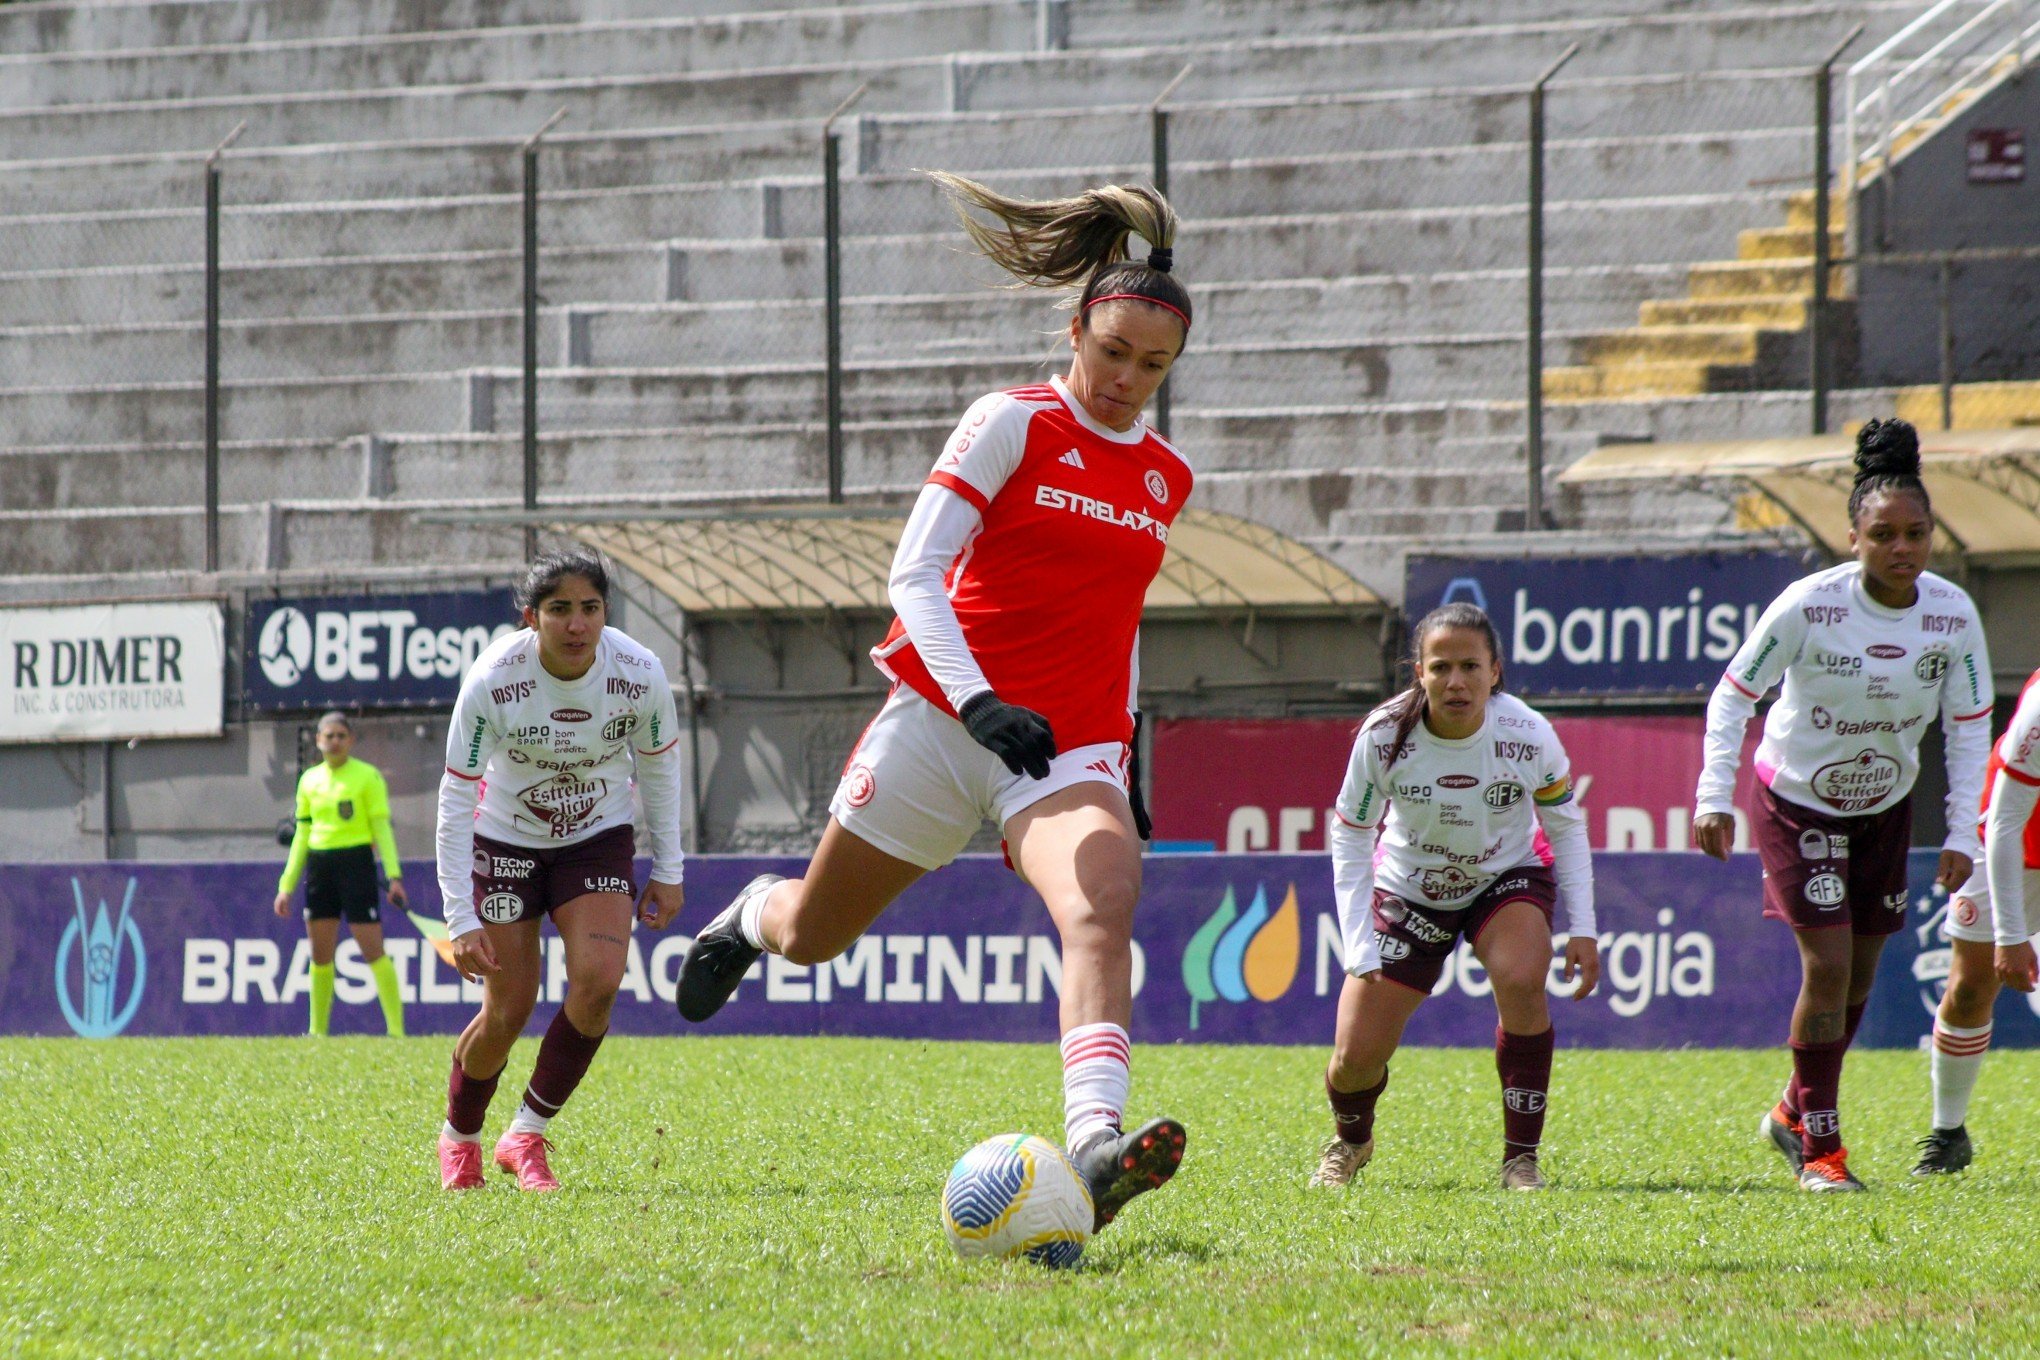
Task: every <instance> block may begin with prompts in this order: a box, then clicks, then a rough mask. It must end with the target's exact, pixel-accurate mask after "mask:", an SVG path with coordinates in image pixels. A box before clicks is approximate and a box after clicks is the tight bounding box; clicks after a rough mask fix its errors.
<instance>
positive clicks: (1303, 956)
mask: <svg viewBox="0 0 2040 1360" xmlns="http://www.w3.org/2000/svg"><path fill="white" fill-rule="evenodd" d="M1933 864H1934V857H1933V856H1932V855H1931V854H1929V853H1925V852H1921V853H1916V854H1915V855H1914V856H1913V871H1914V872H1913V880H1914V882H1913V889H1914V891H1913V901H1914V913H1913V917H1914V919H1913V921H1912V923H1911V924H1910V926H1909V927H1908V929H1907V930H1905V931H1903V932H1901V933H1900V934H1898V935H1897V936H1895V937H1893V939H1892V942H1891V945H1890V947H1889V948H1888V950H1887V951H1886V954H1885V961H1884V967H1883V972H1882V975H1881V976H1880V978H1879V980H1878V986H1877V990H1876V994H1875V996H1874V997H1873V1000H1872V1004H1871V1010H1870V1012H1869V1014H1868V1016H1867V1017H1866V1019H1865V1024H1864V1028H1863V1033H1862V1039H1861V1040H1860V1042H1863V1043H1866V1044H1874V1045H1878V1046H1885V1047H1914V1046H1916V1045H1918V1044H1919V1042H1920V1041H1921V1039H1922V1038H1923V1037H1924V1036H1925V1035H1926V1034H1927V1033H1928V1031H1929V1029H1930V1027H1931V1023H1932V1008H1933V1006H1934V1004H1935V1002H1936V1000H1937V999H1938V997H1939V993H1940V990H1941V987H1942V985H1943V983H1944V981H1945V978H1946V976H1947V946H1946V945H1945V944H1944V943H1942V942H1941V941H1940V939H1939V935H1938V926H1939V924H1940V918H1941V913H1942V911H1943V909H1944V908H1945V906H1946V898H1945V896H1944V895H1942V894H1940V893H1939V892H1938V890H1935V889H1933V887H1932V875H1933ZM801 867H802V866H801V864H800V863H799V862H797V861H791V860H784V859H755V858H720V857H701V858H697V859H694V860H692V861H690V862H689V864H688V874H687V891H688V907H687V910H686V911H685V912H684V913H683V914H682V916H681V919H680V922H679V923H678V927H676V929H675V930H673V931H669V932H667V933H665V934H663V935H660V934H653V933H650V932H647V931H643V930H640V931H639V932H638V933H637V935H636V938H635V939H634V940H633V942H632V947H631V957H630V965H629V971H628V973H627V974H626V976H625V979H624V989H623V993H622V995H621V997H620V998H619V1001H618V1003H617V1007H616V1010H615V1020H614V1025H615V1030H616V1032H618V1033H624V1034H677V1033H702V1034H854V1035H874V1036H892V1037H911V1038H930V1039H996V1040H1050V1039H1053V1038H1055V1037H1056V1034H1057V1013H1056V1012H1057V998H1058V994H1059V987H1060V985H1061V972H1062V970H1061V955H1060V951H1059V949H1058V947H1057V943H1056V936H1055V931H1054V928H1053V927H1052V926H1051V924H1050V923H1049V920H1048V915H1047V913H1046V912H1045V911H1044V910H1043V908H1042V906H1041V903H1040V901H1039V900H1038V899H1037V898H1036V897H1035V896H1034V894H1033V893H1032V892H1030V891H1029V890H1028V889H1027V888H1026V887H1025V885H1023V884H1022V883H1021V882H1020V880H1019V879H1018V878H1017V877H1015V876H1014V874H1013V873H1012V872H1011V871H1009V870H1007V869H1006V868H1005V867H1004V866H1003V865H1002V864H1001V863H1000V862H999V861H998V860H997V859H996V858H987V857H970V858H966V859H964V860H960V861H958V862H957V863H956V864H954V865H952V866H950V867H949V868H947V869H944V870H942V871H941V872H939V873H935V874H930V875H929V876H928V877H927V878H925V879H923V880H922V881H921V882H919V883H917V884H916V885H915V886H914V887H913V888H912V889H911V890H909V891H908V892H907V894H906V895H905V896H904V897H903V898H902V899H901V900H900V901H899V902H898V903H897V904H895V905H894V906H893V908H892V909H891V910H890V911H888V912H887V913H886V914H885V915H884V916H883V917H881V918H880V920H879V922H878V924H877V926H876V927H874V929H873V930H872V932H871V933H870V934H868V935H866V936H865V937H864V938H863V939H861V940H860V941H858V943H857V944H856V946H855V947H853V948H852V949H851V950H850V951H849V952H848V953H846V954H845V955H844V956H843V957H841V958H839V959H837V960H835V961H833V962H832V963H829V964H824V965H822V966H820V967H817V968H795V967H792V966H791V965H788V964H786V963H784V962H783V961H781V960H777V959H770V958H768V959H766V960H764V961H762V962H761V965H760V966H759V967H758V968H757V969H756V970H754V972H753V974H752V977H751V978H750V979H749V980H747V981H746V982H745V983H744V984H743V985H742V986H741V987H740V988H739V989H738V992H737V995H736V998H735V999H734V1000H733V1001H732V1002H731V1003H730V1005H729V1006H728V1007H727V1008H726V1009H725V1010H724V1011H723V1012H722V1014H720V1015H719V1016H717V1017H716V1018H715V1019H714V1020H713V1021H711V1022H709V1023H708V1024H706V1025H703V1026H699V1027H690V1026H687V1025H685V1024H683V1023H682V1022H681V1021H680V1020H679V1018H678V1017H677V1016H676V1015H675V1013H674V1011H673V1007H672V995H673V979H674V977H675V975H676V974H677V973H678V971H679V967H680V963H681V961H682V959H683V958H684V957H685V953H686V949H687V945H688V937H687V936H686V935H685V934H683V933H681V930H682V929H685V928H698V926H699V925H700V924H701V923H703V922H705V921H707V920H708V919H709V917H710V916H712V915H713V914H714V913H715V912H716V911H718V910H720V909H721V907H722V906H723V905H724V904H725V903H727V902H728V901H729V899H730V898H731V897H732V896H734V895H735V893H736V891H737V889H738V888H739V887H741V886H742V884H743V883H744V882H745V881H746V880H748V879H749V878H750V877H751V876H752V875H753V874H756V873H759V872H761V871H763V870H767V869H770V870H774V871H777V872H782V873H793V872H798V871H799V869H800V868H801ZM412 869H413V872H411V873H410V874H408V875H407V876H406V878H407V882H408V883H410V884H415V885H417V900H416V901H415V905H416V906H417V907H418V909H419V910H420V911H423V912H426V913H436V911H437V909H438V903H437V901H436V888H435V886H434V879H433V874H432V868H431V865H430V864H429V863H420V864H416V865H414V866H412ZM642 872H643V866H641V867H640V874H641V875H642ZM1595 877H1596V882H1597V887H1598V897H1599V902H1600V917H1601V920H1600V925H1601V930H1602V936H1601V949H1602V960H1603V965H1604V969H1605V973H1604V978H1603V982H1602V987H1601V990H1600V991H1599V992H1598V993H1597V994H1596V995H1595V996H1593V997H1591V998H1589V999H1588V1000H1586V1001H1582V1002H1574V1001H1572V1000H1571V999H1570V998H1569V997H1566V996H1562V995H1560V993H1562V992H1563V991H1564V990H1565V989H1564V988H1563V987H1562V986H1561V985H1560V984H1559V983H1558V982H1557V980H1556V976H1555V974H1554V978H1553V983H1552V991H1553V1002H1552V1011H1553V1015H1554V1018H1555V1020H1556V1023H1557V1026H1558V1029H1559V1033H1560V1036H1561V1042H1562V1043H1563V1044H1566V1045H1568V1046H1575V1047H1600V1048H1674V1047H1687V1046H1691V1047H1732V1046H1733V1047H1765V1046H1771V1045H1776V1044H1780V1043H1782V1042H1783V1041H1784V1038H1785V1027H1786V1020H1787V1016H1788V1014H1789V1012H1790V1010H1791V1006H1792V999H1793V996H1794V993H1795V991H1796V990H1797V985H1798V963H1797V960H1796V955H1795V953H1794V950H1793V946H1792V941H1791V939H1790V938H1789V936H1788V934H1787V931H1786V928H1785V927H1783V926H1782V925H1779V924H1777V923H1775V922H1770V921H1765V920H1763V919H1762V918H1761V917H1760V916H1759V915H1758V909H1759V907H1758V869H1757V864H1756V859H1755V857H1754V856H1750V855H1743V856H1738V857H1736V859H1735V860H1734V861H1733V862H1731V863H1728V864H1720V863H1716V862H1715V861H1713V860H1709V859H1705V858H1703V857H1701V856H1699V855H1693V854H1620V855H1602V856H1599V857H1598V858H1597V859H1596V861H1595ZM275 882H276V866H274V865H272V864H259V863H245V864H178V865H166V864H91V865H69V866H66V865H39V864H31V865H14V866H10V867H9V868H8V871H7V873H6V874H5V875H4V876H0V1033H6V1034H59V1035H61V1034H81V1035H85V1036H88V1037H111V1036H113V1035H118V1034H144V1035H151V1034H153V1035H165V1034H169V1035H176V1034H291V1033H298V1032H301V1031H302V1030H303V1029H304V1027H305V1021H306V1012H307V999H306V993H307V987H308V972H307V969H308V963H309V957H308V953H307V946H306V944H305V940H304V933H303V927H302V926H301V924H300V923H299V922H298V921H297V920H296V919H291V920H281V919H279V918H277V917H276V916H275V915H273V914H272V913H271V911H270V910H269V903H270V900H271V895H272V894H273V892H274V888H275ZM385 925H386V929H387V940H388V948H389V952H390V954H391V956H392V957H393V958H394V959H395V960H396V963H397V969H398V973H399V976H400V977H401V979H402V982H403V988H404V1000H405V1003H406V1021H407V1025H408V1027H409V1028H410V1030H411V1032H413V1033H434V1032H438V1033H449V1034H450V1033H454V1032H456V1031H458V1030H459V1029H460V1028H461V1027H462V1026H463V1025H464V1024H465V1023H466V1022H467V1020H468V1018H469V1017H470V1016H471V1015H472V1014H473V1013H474V1010H475V1006H476V1003H477V1002H478V1000H479V998H480V994H479V991H478V989H476V988H475V987H473V986H471V985H467V984H463V983H462V982H461V981H460V979H459V978H458V977H457V976H456V975H454V974H453V973H452V971H451V970H450V969H448V968H447V967H446V966H445V965H444V964H442V963H441V962H440V961H439V959H438V957H437V956H436V955H435V954H434V953H433V952H432V950H431V948H430V947H429V946H427V945H426V944H425V942H424V941H423V940H422V939H421V938H420V937H419V935H418V933H417V932H416V930H415V929H413V927H412V926H411V924H410V922H409V921H407V920H406V919H405V918H404V916H403V914H402V913H400V912H395V911H390V910H386V911H385ZM1338 939H1339V933H1338V927H1337V921H1336V917H1335V908H1334V905H1333V900H1332V885H1331V871H1330V863H1329V861H1328V860H1327V859H1326V858H1325V857H1324V856H1323V855H1269V854H1258V855H1167V856H1157V857H1155V858H1152V859H1150V860H1149V861H1148V862H1147V881H1146V887H1145V891H1144V893H1143V896H1142V900H1141V905H1140V912H1139V916H1138V923H1137V928H1136V946H1137V949H1136V958H1135V969H1134V982H1135V988H1136V996H1135V1001H1134V1026H1133V1029H1134V1037H1135V1038H1136V1039H1137V1040H1138V1041H1140V1042H1143V1043H1181V1042H1188V1043H1276V1044H1329V1043H1330V1041H1331V1035H1332V1023H1333V1017H1334V1012H1335V1009H1336V1004H1337V996H1338V990H1339V986H1340V983H1341V981H1342V977H1343V975H1342V974H1341V972H1340V969H1339V952H1338V950H1339V946H1338ZM546 957H547V976H546V982H545V989H544V991H543V993H542V997H541V1003H540V1007H539V1015H538V1019H537V1024H540V1025H542V1024H543V1023H544V1021H545V1020H546V1018H547V1016H548V1015H549V1014H550V1012H551V1011H552V1009H553V1008H554V1007H555V1006H556V1005H557V1004H558V1002H559V999H560V997H561V995H562V994H563V992H564V989H565V985H566V972H565V966H564V965H565V960H564V958H563V957H562V956H561V954H560V952H559V950H558V948H557V940H556V939H555V938H554V937H553V936H552V933H551V931H550V929H548V930H547V932H546ZM337 997H338V1003H339V1004H338V1005H337V1006H336V1007H335V1011H334V1018H333V1029H334V1031H335V1032H336V1033H377V1032H380V1030H381V1018H380V1012H379V1011H378V1009H377V1007H376V1004H375V992H374V984H373V981H372V979H371V978H370V976H369V973H368V969H367V967H366V966H365V965H364V964H363V963H362V961H361V958H360V954H359V952H358V951H357V950H356V949H355V947H354V945H353V943H352V942H351V941H345V942H343V944H342V946H341V949H340V955H339V976H338V986H337ZM1494 1027H1495V1012H1494V1004H1493V1001H1492V999H1491V997H1490V995H1489V985H1488V980H1487V976H1486V974H1485V972H1484V971H1483V970H1482V969H1481V967H1480V965H1479V963H1478V962H1477V961H1476V960H1474V959H1473V958H1472V956H1471V954H1470V953H1469V952H1468V951H1466V950H1465V949H1464V948H1463V947H1462V948H1461V950H1460V951H1459V953H1458V954H1457V955H1455V956H1454V958H1453V959H1452V961H1451V964H1450V965H1449V966H1448V968H1447V970H1446V973H1445V976H1444V978H1443V979H1442V980H1441V982H1440V984H1439V987H1438V990H1437V991H1436V993H1434V995H1433V996H1432V998H1431V999H1430V1000H1429V1001H1427V1002H1426V1003H1425V1004H1424V1006H1423V1007H1422V1008H1421V1009H1420V1010H1419V1011H1418V1012H1417V1015H1416V1018H1415V1019H1414V1020H1413V1021H1412V1022H1411V1024H1410V1027H1409V1030H1408V1042H1410V1043H1416V1044H1447V1045H1470V1046H1479V1047H1486V1046H1487V1045H1489V1044H1491V1043H1492V1042H1493V1035H1494ZM1995 1042H1996V1043H1998V1044H2000V1045H2002V1044H2008V1043H2009V1044H2021V1045H2030V1044H2034V1043H2036V1042H2040V1018H2036V1014H2035V1012H2034V1010H2033V1009H2032V1008H2031V1007H2030V1006H2029V1005H2028V1004H2027V1001H2026V999H2025V998H2024V997H2019V996H2014V995H2011V994H2009V993H2008V994H2007V995H2006V996H2005V998H2004V999H2003V1000H2002V1001H2001V1003H2000V1005H1999V1012H1998V1029H1997V1035H1996V1040H1995Z"/></svg>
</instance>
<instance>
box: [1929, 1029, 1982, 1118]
mask: <svg viewBox="0 0 2040 1360" xmlns="http://www.w3.org/2000/svg"><path fill="white" fill-rule="evenodd" d="M1989 1048H1990V1026H1989V1025H1979V1026H1977V1027H1976V1028H1975V1029H1963V1028H1962V1027H1961V1026H1959V1025H1950V1024H1946V1023H1944V1022H1942V1021H1941V1020H1938V1019H1937V1020H1935V1021H1934V1057H1933V1060H1932V1064H1931V1066H1932V1068H1933V1073H1934V1127H1935V1128H1937V1129H1954V1128H1960V1127H1961V1126H1962V1125H1963V1123H1964V1122H1965V1121H1967V1120H1968V1118H1969V1096H1970V1093H1971V1092H1972V1091H1974V1090H1975V1089H1976V1078H1977V1075H1978V1074H1979V1073H1981V1072H1982V1071H1983V1055H1984V1053H1985V1052H1987V1051H1988V1050H1989Z"/></svg>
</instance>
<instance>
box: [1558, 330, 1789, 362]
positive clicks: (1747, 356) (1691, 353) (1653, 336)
mask: <svg viewBox="0 0 2040 1360" xmlns="http://www.w3.org/2000/svg"><path fill="white" fill-rule="evenodd" d="M1580 357H1581V358H1583V359H1585V360H1586V361H1587V362H1588V363H1590V364H1597V365H1602V364H1670V363H1698V364H1753V363H1755V362H1756V361H1757V328H1756V327H1755V326H1653V327H1650V328H1647V329H1637V330H1626V331H1613V332H1610V333H1609V334H1606V335H1595V336H1590V337H1588V338H1587V339H1585V340H1583V341H1581V342H1580Z"/></svg>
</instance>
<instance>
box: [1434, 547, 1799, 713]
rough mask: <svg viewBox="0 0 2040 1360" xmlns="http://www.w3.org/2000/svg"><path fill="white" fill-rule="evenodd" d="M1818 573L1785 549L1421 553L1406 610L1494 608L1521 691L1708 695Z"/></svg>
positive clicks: (1512, 681) (1511, 678)
mask: <svg viewBox="0 0 2040 1360" xmlns="http://www.w3.org/2000/svg"><path fill="white" fill-rule="evenodd" d="M1808 570H1809V567H1808V566H1807V565H1806V564H1805V563H1803V562H1801V561H1800V560H1799V559H1798V558H1796V557H1793V556H1790V555H1787V554H1784V553H1738V554H1728V553H1703V554H1695V555H1692V556H1686V557H1573V558H1525V557H1514V558H1505V559H1475V558H1465V557H1412V558H1410V559H1409V563H1408V567H1407V569H1406V571H1405V574H1404V582H1403V591H1404V594H1403V601H1404V603H1403V608H1404V610H1405V611H1406V612H1407V613H1408V615H1409V617H1410V620H1411V621H1412V622H1415V621H1416V620H1417V619H1419V618H1421V617H1423V615H1425V614H1426V613H1428V612H1430V611H1431V610H1432V609H1435V608H1437V607H1438V606H1439V605H1441V604H1448V603H1451V602H1453V601H1459V600H1463V601H1465V602H1467V603H1469V604H1476V605H1479V606H1480V607H1481V608H1482V609H1485V610H1486V611H1487V613H1488V617H1489V618H1491V619H1493V620H1494V623H1495V628H1496V630H1497V631H1498V632H1499V633H1500V634H1501V638H1502V646H1503V648H1504V649H1505V650H1506V651H1507V653H1508V655H1507V657H1506V660H1507V663H1508V668H1507V669H1508V683H1509V688H1510V689H1512V690H1514V691H1516V692H1517V693H1518V694H1524V695H1537V694H1676V693H1695V694H1704V693H1706V692H1707V691H1709V690H1711V689H1713V688H1714V682H1715V681H1717V680H1719V679H1720V678H1721V672H1722V668H1723V667H1724V666H1726V665H1727V663H1728V659H1729V658H1730V657H1732V656H1734V655H1735V652H1736V648H1738V647H1740V646H1741V645H1742V640H1743V639H1744V638H1745V637H1747V636H1748V635H1749V634H1750V632H1751V630H1752V629H1754V628H1755V627H1756V622H1757V618H1758V616H1759V615H1761V614H1762V613H1763V612H1764V606H1766V605H1768V604H1769V603H1770V602H1771V601H1772V600H1773V599H1774V598H1776V597H1777V594H1778V592H1779V591H1780V590H1783V589H1784V588H1785V586H1786V584H1787V583H1789V582H1791V581H1794V580H1797V579H1798V578H1799V577H1801V576H1804V575H1805V574H1806V573H1807V571H1808Z"/></svg>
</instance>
